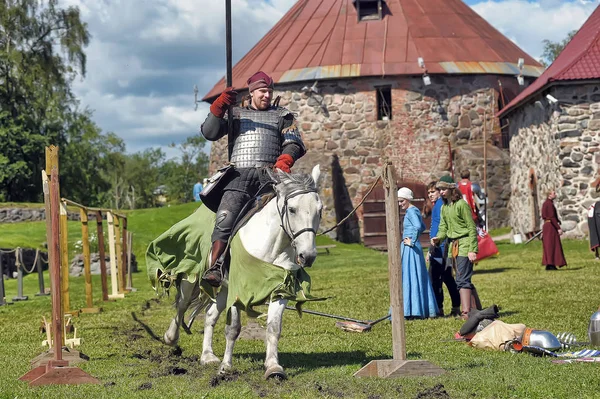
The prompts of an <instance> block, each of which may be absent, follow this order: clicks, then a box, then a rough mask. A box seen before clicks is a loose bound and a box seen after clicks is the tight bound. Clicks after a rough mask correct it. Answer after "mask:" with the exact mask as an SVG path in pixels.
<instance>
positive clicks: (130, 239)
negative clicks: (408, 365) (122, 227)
mask: <svg viewBox="0 0 600 399" xmlns="http://www.w3.org/2000/svg"><path fill="white" fill-rule="evenodd" d="M127 236H128V239H127V289H128V290H129V291H134V292H135V291H137V289H136V288H133V276H132V270H131V254H132V252H133V233H132V232H131V231H127Z"/></svg>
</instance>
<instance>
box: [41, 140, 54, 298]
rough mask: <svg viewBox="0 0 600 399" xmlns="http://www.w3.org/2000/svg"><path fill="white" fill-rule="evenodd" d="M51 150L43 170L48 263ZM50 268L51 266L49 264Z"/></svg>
mask: <svg viewBox="0 0 600 399" xmlns="http://www.w3.org/2000/svg"><path fill="white" fill-rule="evenodd" d="M48 154H49V151H48V150H46V168H47V169H46V170H42V188H43V191H44V212H45V213H46V246H47V247H48V265H49V264H50V258H51V257H52V254H51V253H50V251H51V248H50V247H51V245H50V240H51V239H52V221H51V220H50V181H49V178H48V176H50V170H51V169H52V168H51V165H50V161H51V160H50V158H49V156H48ZM48 269H50V266H48ZM48 275H49V276H50V279H52V274H51V273H48ZM50 287H52V281H50Z"/></svg>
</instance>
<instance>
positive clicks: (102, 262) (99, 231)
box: [96, 211, 108, 301]
mask: <svg viewBox="0 0 600 399" xmlns="http://www.w3.org/2000/svg"><path fill="white" fill-rule="evenodd" d="M96 231H97V234H98V256H99V257H100V281H101V282H102V300H103V301H108V282H107V281H106V259H105V258H106V252H105V250H104V230H103V229H102V212H101V211H96Z"/></svg>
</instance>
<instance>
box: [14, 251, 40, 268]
mask: <svg viewBox="0 0 600 399" xmlns="http://www.w3.org/2000/svg"><path fill="white" fill-rule="evenodd" d="M19 254H20V255H21V256H20V257H21V265H22V266H23V269H25V271H26V272H27V274H30V273H33V271H34V270H35V267H36V265H37V260H38V255H39V254H40V250H39V249H36V250H35V259H34V261H33V265H32V266H31V270H27V267H25V262H23V251H22V250H21V251H19Z"/></svg>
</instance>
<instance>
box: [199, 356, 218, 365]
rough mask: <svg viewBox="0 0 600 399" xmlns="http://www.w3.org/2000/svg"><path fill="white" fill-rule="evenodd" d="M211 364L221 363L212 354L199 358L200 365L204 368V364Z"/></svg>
mask: <svg viewBox="0 0 600 399" xmlns="http://www.w3.org/2000/svg"><path fill="white" fill-rule="evenodd" d="M211 363H221V359H219V358H218V357H216V356H215V355H214V354H213V353H211V354H207V355H202V357H200V364H201V365H203V366H204V365H205V364H211Z"/></svg>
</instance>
